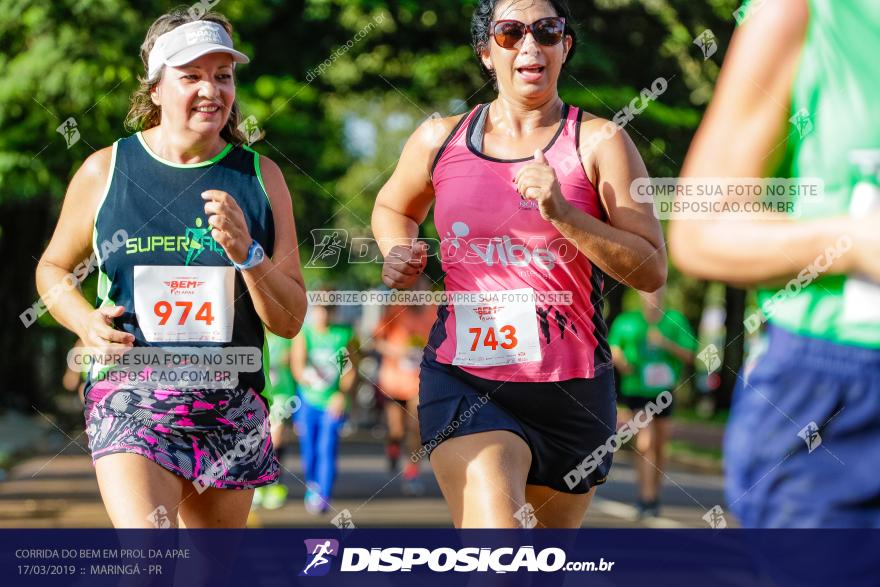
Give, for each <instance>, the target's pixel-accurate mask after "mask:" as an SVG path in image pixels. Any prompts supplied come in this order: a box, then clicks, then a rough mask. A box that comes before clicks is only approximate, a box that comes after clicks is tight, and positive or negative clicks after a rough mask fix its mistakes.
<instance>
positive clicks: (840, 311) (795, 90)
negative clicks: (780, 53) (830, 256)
mask: <svg viewBox="0 0 880 587" xmlns="http://www.w3.org/2000/svg"><path fill="white" fill-rule="evenodd" d="M752 4H754V5H755V7H754V9H755V10H759V9H760V8H759V7H758V3H755V2H752ZM808 4H809V12H810V19H809V24H808V25H807V32H806V38H805V40H804V45H803V49H802V51H801V57H800V63H799V66H798V70H797V74H796V77H795V81H794V85H793V87H792V92H791V111H790V112H789V117H790V118H789V119H790V120H791V122H792V127H791V131H790V133H789V136H788V143H787V147H786V153H785V157H784V158H783V160H782V163H781V164H780V167H779V168H778V169H777V171H776V173H775V174H774V175H775V176H777V177H789V178H797V177H804V178H819V179H821V180H823V181H824V183H825V193H824V196H823V197H821V198H817V197H803V198H801V199H800V201H799V202H798V204H799V208H800V213H801V214H800V217H799V218H795V220H798V219H800V220H808V219H816V218H830V217H833V216H840V215H847V214H850V205H851V202H852V199H853V192H854V190H855V188H856V185H857V184H859V183H860V182H872V181H873V182H874V185H875V186H876V185H877V181H878V178H877V173H876V171H871V170H870V169H864V170H860V169H859V165H857V164H856V163H855V162H854V158H859V159H863V160H864V159H868V160H870V159H873V158H874V157H880V99H878V96H880V75H878V66H877V64H878V56H880V35H878V34H876V30H875V29H873V28H872V27H873V26H875V25H874V24H873V22H872V17H871V15H876V13H877V4H876V0H846V1H841V0H833V1H832V0H810V1H809V2H808ZM864 165H867V167H868V168H870V167H871V165H870V164H869V163H865V162H863V166H864ZM863 187H864V186H863ZM860 189H861V188H860ZM869 189H870V187H869ZM878 189H880V188H878ZM878 204H880V203H878ZM843 254H851V252H849V253H847V252H843ZM823 263H824V261H823ZM793 281H794V282H796V283H794V284H790V286H789V287H788V288H787V289H788V291H783V290H780V289H779V288H778V287H775V288H772V289H762V290H759V292H758V303H759V306H761V308H763V309H764V314H765V316H767V318H768V319H769V320H770V321H771V322H772V323H774V324H777V325H779V326H783V327H785V328H786V329H788V330H790V331H793V332H796V333H798V334H803V335H806V336H811V337H814V338H822V339H826V340H830V341H833V342H838V343H843V344H851V345H859V346H866V347H875V348H876V347H880V311H878V307H880V289H878V290H876V291H875V292H874V293H873V295H871V294H870V292H869V294H868V295H867V296H865V295H859V294H860V293H863V292H864V291H865V288H863V287H860V284H859V283H857V282H858V281H859V280H858V279H857V278H854V277H852V276H844V275H830V276H819V277H818V278H817V279H814V280H812V281H811V282H809V283H808V284H804V282H806V281H808V280H806V279H800V278H798V279H796V280H793ZM774 295H775V296H776V299H775V300H773V299H772V298H774Z"/></svg>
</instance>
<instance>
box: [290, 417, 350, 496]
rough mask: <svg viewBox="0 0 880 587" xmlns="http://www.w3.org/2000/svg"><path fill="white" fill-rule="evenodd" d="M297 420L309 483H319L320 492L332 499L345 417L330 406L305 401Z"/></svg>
mask: <svg viewBox="0 0 880 587" xmlns="http://www.w3.org/2000/svg"><path fill="white" fill-rule="evenodd" d="M295 420H296V425H297V430H298V431H299V443H300V444H299V445H300V452H301V453H302V461H303V470H304V472H305V476H306V483H310V484H314V485H315V486H317V490H318V493H319V494H320V496H321V497H322V498H323V499H324V501H325V502H329V501H330V494H331V493H332V492H333V482H334V480H335V479H336V453H337V450H338V448H339V429H340V428H341V427H342V423H343V422H344V421H345V417H344V416H343V417H341V418H334V417H332V416H331V415H330V413H329V412H328V411H327V410H322V409H320V408H317V407H315V406H312V405H309V404H308V403H307V402H305V401H303V402H302V406H301V407H300V409H299V410H298V411H297V413H296V416H295Z"/></svg>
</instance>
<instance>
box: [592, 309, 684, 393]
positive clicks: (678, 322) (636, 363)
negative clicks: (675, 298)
mask: <svg viewBox="0 0 880 587" xmlns="http://www.w3.org/2000/svg"><path fill="white" fill-rule="evenodd" d="M651 328H657V329H658V330H659V331H660V334H661V335H663V337H665V338H667V339H668V340H670V341H672V342H673V343H675V344H676V345H678V346H680V347H682V348H684V349H687V350H689V351H691V352H693V351H695V350H696V348H697V339H696V337H695V336H694V332H693V329H691V326H690V323H688V321H687V319H686V318H685V317H684V315H682V314H681V313H680V312H676V311H675V310H666V311H664V313H663V316H662V317H661V318H660V320H659V321H658V322H657V324H656V325H653V326H652V325H651V324H649V323H648V321H647V319H646V318H645V316H644V314H643V313H642V312H641V311H631V312H624V313H623V314H621V315H620V316H618V317H617V319H616V320H615V321H614V323H613V324H612V325H611V331H610V332H609V333H608V344H609V345H610V346H611V347H612V348H614V347H617V348H618V349H620V351H621V352H622V353H623V356H624V358H625V359H626V362H627V363H629V365H630V366H631V367H632V371H631V372H630V373H621V377H620V393H621V395H625V396H635V397H651V398H653V397H656V396H657V395H658V394H659V393H660V392H662V391H667V390H669V391H672V390H673V389H675V387H676V385H677V384H678V380H679V377H680V376H681V371H682V368H683V367H684V363H683V362H682V361H681V359H680V358H678V357H677V356H675V355H674V354H673V353H671V352H670V351H668V350H666V349H664V348H661V347H659V346H656V345H654V344H651V342H650V340H649V338H650V337H649V332H650V331H651Z"/></svg>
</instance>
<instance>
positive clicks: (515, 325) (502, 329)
mask: <svg viewBox="0 0 880 587" xmlns="http://www.w3.org/2000/svg"><path fill="white" fill-rule="evenodd" d="M479 297H480V299H478V300H476V301H475V302H476V303H473V304H471V303H468V304H463V303H456V304H455V338H456V345H455V349H456V350H455V358H453V360H452V364H453V365H470V366H474V367H490V366H496V365H512V364H516V363H529V362H532V361H540V360H541V342H540V340H539V339H538V318H537V313H536V312H535V300H534V291H533V290H532V289H530V288H524V289H516V290H505V291H492V292H482V293H480V294H479Z"/></svg>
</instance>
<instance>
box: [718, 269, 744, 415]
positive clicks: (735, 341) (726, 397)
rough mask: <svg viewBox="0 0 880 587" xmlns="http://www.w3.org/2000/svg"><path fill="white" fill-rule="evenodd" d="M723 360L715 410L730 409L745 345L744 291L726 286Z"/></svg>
mask: <svg viewBox="0 0 880 587" xmlns="http://www.w3.org/2000/svg"><path fill="white" fill-rule="evenodd" d="M724 305H725V308H726V315H725V318H724V330H725V333H724V350H723V352H724V359H723V362H722V364H721V373H720V376H721V384H720V385H719V386H718V390H717V392H716V396H715V409H716V410H727V409H730V404H731V400H732V399H733V388H734V387H735V386H736V380H737V376H738V375H739V370H740V368H741V367H742V364H743V349H744V344H745V326H744V325H743V319H744V318H745V312H746V292H745V290H742V289H738V288H735V287H730V286H727V287H726V288H725V290H724Z"/></svg>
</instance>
